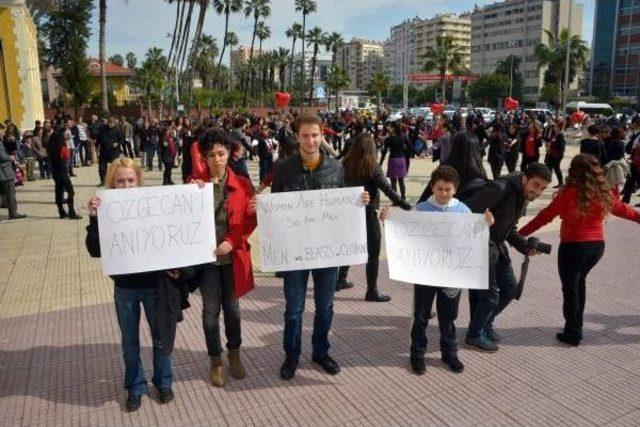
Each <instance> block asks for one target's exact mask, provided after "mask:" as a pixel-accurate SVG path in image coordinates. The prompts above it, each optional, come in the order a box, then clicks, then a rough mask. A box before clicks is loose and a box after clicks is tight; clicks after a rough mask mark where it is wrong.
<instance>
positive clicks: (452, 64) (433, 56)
mask: <svg viewBox="0 0 640 427" xmlns="http://www.w3.org/2000/svg"><path fill="white" fill-rule="evenodd" d="M424 57H425V58H426V60H427V61H426V62H425V63H424V68H423V69H424V71H425V72H427V73H428V72H430V71H432V70H436V71H438V74H439V75H440V90H441V91H442V101H443V102H445V103H446V102H447V96H446V91H447V86H446V84H447V80H446V78H445V77H446V75H447V72H450V73H453V72H455V71H456V70H458V69H459V68H460V67H462V66H463V58H464V57H463V50H462V47H461V46H460V45H458V44H457V43H456V42H455V41H454V39H453V37H452V36H451V35H449V34H446V35H438V36H436V44H435V46H427V49H426V53H425V55H424Z"/></svg>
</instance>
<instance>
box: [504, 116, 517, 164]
mask: <svg viewBox="0 0 640 427" xmlns="http://www.w3.org/2000/svg"><path fill="white" fill-rule="evenodd" d="M505 135H506V137H507V152H506V153H505V154H504V162H505V163H506V165H507V170H508V171H509V173H511V172H515V171H516V165H517V164H518V156H519V154H520V141H519V140H518V125H516V124H515V123H511V124H509V128H508V129H507V132H506V134H505Z"/></svg>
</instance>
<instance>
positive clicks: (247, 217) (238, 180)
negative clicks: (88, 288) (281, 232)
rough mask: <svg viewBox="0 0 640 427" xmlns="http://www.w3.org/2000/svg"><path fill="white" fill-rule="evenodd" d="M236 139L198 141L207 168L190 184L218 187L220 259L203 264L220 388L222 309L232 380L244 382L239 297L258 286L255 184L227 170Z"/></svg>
mask: <svg viewBox="0 0 640 427" xmlns="http://www.w3.org/2000/svg"><path fill="white" fill-rule="evenodd" d="M230 143H231V140H230V139H229V138H227V136H226V134H225V133H224V132H223V131H221V130H217V129H216V130H211V131H209V132H207V133H206V134H205V135H204V137H203V138H201V139H200V141H198V148H199V151H200V155H201V156H202V157H203V158H204V159H205V160H206V162H207V168H206V169H205V170H204V171H202V172H201V173H200V174H198V175H194V176H193V177H192V179H191V182H193V183H196V184H198V185H199V186H200V187H202V186H204V183H205V182H211V183H213V201H214V208H215V211H214V212H213V213H214V215H215V224H216V238H217V244H218V247H217V248H216V250H215V255H216V261H215V262H214V263H211V264H206V265H205V266H204V277H203V284H202V285H200V294H201V295H202V306H203V309H202V324H203V328H204V336H205V341H206V343H207V351H208V353H209V356H210V357H211V373H210V376H211V382H212V383H213V385H214V386H216V387H223V386H224V385H225V383H226V380H225V377H224V368H223V365H222V358H221V354H222V346H221V344H220V325H219V320H218V319H219V317H220V309H222V311H223V312H224V327H225V335H226V337H227V349H228V350H229V365H230V371H231V376H232V377H234V378H236V379H242V378H244V377H245V376H246V371H245V369H244V366H243V365H242V362H241V361H240V344H241V342H242V339H241V330H240V304H239V303H238V298H240V297H241V296H243V295H244V294H246V293H247V292H249V291H250V290H251V289H253V287H254V280H253V270H252V268H251V250H250V247H249V243H248V239H249V235H250V234H251V233H252V232H253V230H254V229H255V228H256V225H257V216H256V211H255V208H253V207H252V204H251V199H253V196H254V192H253V187H252V186H251V181H249V180H248V179H247V178H245V177H243V176H240V175H237V174H236V173H234V172H233V170H232V169H231V168H230V167H229V166H227V163H228V161H229V154H230Z"/></svg>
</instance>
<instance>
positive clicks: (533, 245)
mask: <svg viewBox="0 0 640 427" xmlns="http://www.w3.org/2000/svg"><path fill="white" fill-rule="evenodd" d="M527 249H529V250H533V251H538V252H540V253H543V254H547V255H549V254H550V253H551V249H552V246H551V245H550V244H548V243H543V242H541V241H540V239H538V238H537V237H533V236H532V237H529V239H527Z"/></svg>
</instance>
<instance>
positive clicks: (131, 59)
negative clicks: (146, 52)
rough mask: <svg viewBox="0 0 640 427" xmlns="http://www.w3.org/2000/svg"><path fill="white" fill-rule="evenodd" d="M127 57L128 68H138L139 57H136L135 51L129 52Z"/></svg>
mask: <svg viewBox="0 0 640 427" xmlns="http://www.w3.org/2000/svg"><path fill="white" fill-rule="evenodd" d="M125 58H126V60H127V68H129V69H130V70H133V69H134V68H136V64H137V63H138V58H136V54H135V53H133V52H129V53H127V56H126V57H125Z"/></svg>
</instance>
